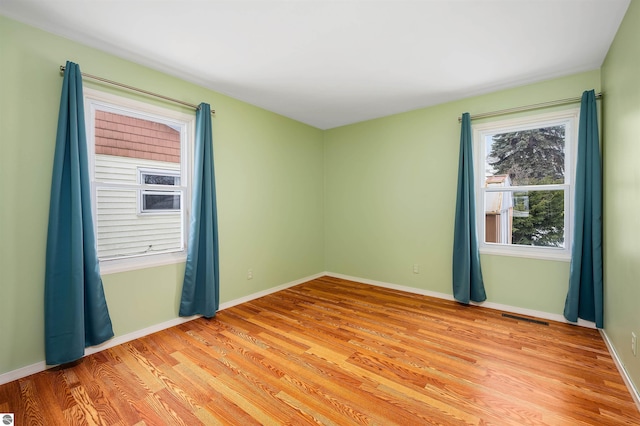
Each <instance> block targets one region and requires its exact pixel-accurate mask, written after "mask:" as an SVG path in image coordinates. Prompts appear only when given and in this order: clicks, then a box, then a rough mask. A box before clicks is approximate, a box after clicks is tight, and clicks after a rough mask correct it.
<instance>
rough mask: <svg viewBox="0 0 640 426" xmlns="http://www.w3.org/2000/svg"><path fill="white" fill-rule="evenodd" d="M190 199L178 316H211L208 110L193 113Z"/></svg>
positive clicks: (213, 223)
mask: <svg viewBox="0 0 640 426" xmlns="http://www.w3.org/2000/svg"><path fill="white" fill-rule="evenodd" d="M192 188H193V196H192V204H191V218H190V224H189V246H188V249H187V263H186V266H185V272H184V282H183V285H182V298H181V300H180V316H191V315H202V316H204V317H206V318H211V317H213V316H215V314H216V312H217V311H218V307H219V303H220V302H219V298H220V287H219V281H220V272H219V266H218V217H217V212H216V184H215V174H214V169H213V141H212V136H211V107H210V106H209V105H208V104H205V103H202V104H200V107H199V108H198V110H197V111H196V135H195V155H194V173H193V182H192Z"/></svg>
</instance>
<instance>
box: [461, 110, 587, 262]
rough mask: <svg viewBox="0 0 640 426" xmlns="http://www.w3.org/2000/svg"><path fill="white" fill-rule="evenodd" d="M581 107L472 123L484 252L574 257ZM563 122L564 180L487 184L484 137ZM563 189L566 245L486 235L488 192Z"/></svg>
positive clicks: (480, 238) (478, 217)
mask: <svg viewBox="0 0 640 426" xmlns="http://www.w3.org/2000/svg"><path fill="white" fill-rule="evenodd" d="M579 115H580V108H571V109H564V110H560V111H555V112H549V113H544V114H535V115H527V116H520V117H516V118H510V119H504V120H498V121H488V122H481V123H479V124H474V125H473V126H472V134H473V151H474V152H473V154H474V167H475V173H474V174H475V192H476V200H475V207H476V227H477V233H478V241H479V244H478V246H479V250H480V253H481V254H491V255H500V256H515V257H524V258H534V259H546V260H559V261H570V260H571V244H572V235H573V204H574V177H575V163H576V154H577V149H576V148H577V142H578V119H579ZM561 124H564V125H566V128H565V151H564V152H565V164H564V167H565V173H564V177H565V180H564V183H563V184H552V185H520V186H512V187H493V188H489V187H487V185H486V178H487V176H486V175H485V166H486V157H487V152H486V145H485V137H487V136H490V135H493V134H499V133H508V132H513V131H517V130H530V129H540V128H544V127H551V126H557V125H561ZM553 190H563V191H564V241H565V243H564V247H543V246H523V245H517V244H504V243H488V242H486V235H485V225H486V224H485V215H486V209H485V200H486V194H487V193H496V192H513V193H516V192H523V191H553Z"/></svg>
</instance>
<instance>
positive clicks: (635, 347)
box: [631, 331, 638, 356]
mask: <svg viewBox="0 0 640 426" xmlns="http://www.w3.org/2000/svg"><path fill="white" fill-rule="evenodd" d="M631 352H633V356H638V338H637V337H636V333H634V332H633V331H632V332H631Z"/></svg>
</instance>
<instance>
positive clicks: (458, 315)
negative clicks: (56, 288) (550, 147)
mask: <svg viewBox="0 0 640 426" xmlns="http://www.w3.org/2000/svg"><path fill="white" fill-rule="evenodd" d="M0 412H14V413H15V415H16V425H18V426H23V425H36V424H41V425H47V426H49V425H54V426H56V425H66V424H74V425H75V424H90V425H93V424H98V425H116V424H117V425H133V424H135V425H143V424H146V425H170V424H180V425H189V426H191V425H199V424H206V425H216V424H224V425H228V424H232V425H254V424H256V425H257V424H265V425H280V424H291V425H306V424H314V425H317V424H323V425H332V424H333V425H350V424H375V425H385V426H386V425H393V424H401V425H422V424H440V425H458V424H473V425H485V424H495V425H585V424H586V425H622V424H634V425H640V413H639V412H638V410H637V408H636V406H635V405H634V403H633V401H632V398H631V396H630V394H629V391H628V390H627V388H626V387H625V385H624V384H623V382H622V379H621V378H620V375H619V373H618V371H617V370H616V367H615V365H614V363H613V361H612V359H611V357H610V355H609V353H608V352H607V350H606V347H605V345H604V342H603V341H602V338H601V337H600V335H599V333H598V332H597V331H596V330H591V329H585V328H580V327H575V326H570V325H566V324H560V323H553V322H550V323H549V324H548V325H541V324H535V323H529V322H526V321H521V320H514V319H510V318H505V317H503V316H502V315H501V313H500V312H498V311H494V310H489V309H484V308H478V307H465V306H463V305H460V304H457V303H455V302H449V301H443V300H438V299H432V298H429V297H423V296H417V295H414V294H408V293H403V292H400V291H395V290H389V289H384V288H377V287H373V286H369V285H365V284H360V283H354V282H351V281H344V280H340V279H335V278H328V277H325V278H320V279H317V280H313V281H310V282H308V283H305V284H302V285H299V286H296V287H292V288H290V289H288V290H285V291H281V292H279V293H276V294H272V295H269V296H266V297H263V298H261V299H257V300H254V301H251V302H248V303H244V304H242V305H239V306H235V307H233V308H229V309H226V310H224V311H221V312H219V313H218V315H217V316H216V318H215V319H212V320H206V319H202V318H201V319H198V320H194V321H191V322H189V323H186V324H183V325H180V326H177V327H174V328H171V329H168V330H164V331H161V332H159V333H156V334H153V335H151V336H147V337H144V338H142V339H138V340H135V341H132V342H129V343H126V344H123V345H120V346H117V347H114V348H112V349H108V350H106V351H103V352H100V353H97V354H94V355H92V356H88V357H86V358H84V359H83V360H81V361H80V362H78V363H77V364H76V365H74V366H72V367H68V368H59V369H56V370H49V371H45V372H43V373H39V374H36V375H33V376H30V377H27V378H24V379H20V380H18V381H15V382H12V383H8V384H6V385H3V386H0Z"/></svg>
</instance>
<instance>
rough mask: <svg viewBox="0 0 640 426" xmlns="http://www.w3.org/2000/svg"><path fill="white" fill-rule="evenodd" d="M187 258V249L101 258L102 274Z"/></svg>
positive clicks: (180, 261) (160, 264)
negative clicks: (148, 254) (108, 258)
mask: <svg viewBox="0 0 640 426" xmlns="http://www.w3.org/2000/svg"><path fill="white" fill-rule="evenodd" d="M186 260H187V253H186V251H180V252H175V253H163V254H154V255H151V256H136V257H128V258H125V259H113V260H101V261H100V273H101V274H102V275H109V274H115V273H118V272H127V271H135V270H138V269H147V268H154V267H156V266H164V265H172V264H175V263H184V262H186Z"/></svg>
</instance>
